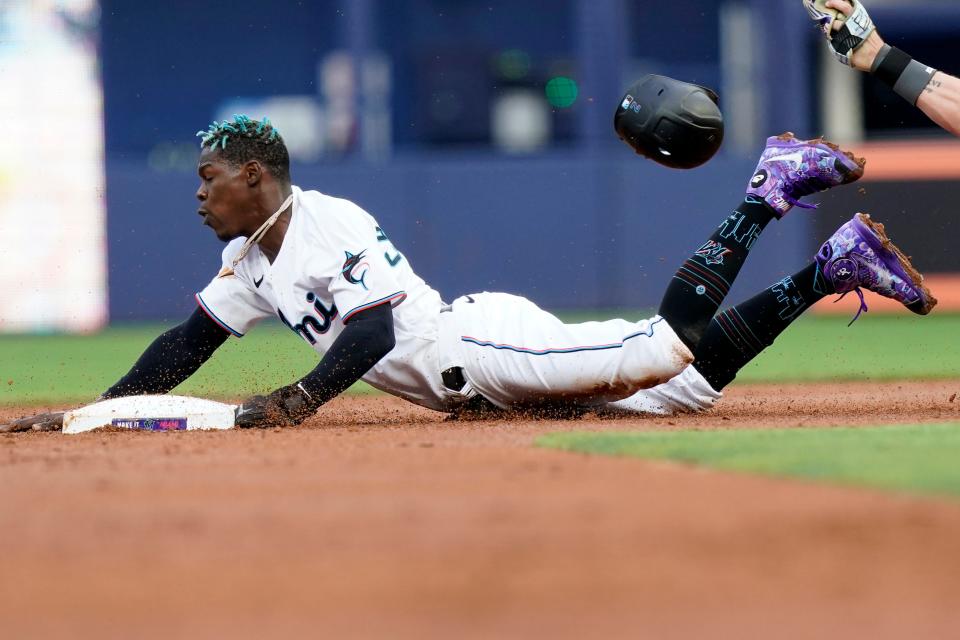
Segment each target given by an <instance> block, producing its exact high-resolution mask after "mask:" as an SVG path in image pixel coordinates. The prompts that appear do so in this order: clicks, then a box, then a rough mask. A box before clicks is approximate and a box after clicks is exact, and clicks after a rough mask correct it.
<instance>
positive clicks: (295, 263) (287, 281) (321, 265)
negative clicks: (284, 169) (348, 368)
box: [196, 187, 447, 410]
mask: <svg viewBox="0 0 960 640" xmlns="http://www.w3.org/2000/svg"><path fill="white" fill-rule="evenodd" d="M293 193H294V199H293V212H292V214H291V218H290V224H289V226H288V227H287V231H286V235H285V236H284V238H283V244H282V245H281V247H280V252H279V253H278V254H277V257H276V259H275V260H274V262H273V264H270V262H269V261H268V260H267V258H266V257H265V256H264V255H263V253H261V251H260V248H259V247H258V246H256V245H254V247H253V248H252V249H251V250H250V252H249V253H248V254H247V256H246V257H245V258H244V259H243V260H241V261H240V262H239V263H238V264H237V265H236V267H233V260H234V257H235V256H236V255H237V253H238V252H239V251H240V247H241V246H242V245H243V242H244V239H243V238H238V239H236V240H234V241H232V242H231V243H230V244H228V245H227V247H226V249H225V250H224V251H223V269H222V270H221V274H220V275H218V276H217V277H215V278H214V279H213V280H212V281H211V282H210V284H208V285H207V287H206V288H205V289H204V290H203V291H201V292H200V293H198V294H197V296H196V297H197V302H198V303H199V304H200V306H201V307H203V309H204V310H205V311H206V312H207V314H208V315H209V316H210V317H211V318H213V319H214V320H215V321H216V322H217V323H218V324H220V325H221V326H222V327H223V328H224V329H226V330H227V331H229V332H230V333H232V334H233V335H235V336H243V335H244V334H245V333H247V331H249V330H250V329H251V328H252V327H253V326H254V325H255V324H256V323H257V322H259V321H260V320H263V319H264V318H269V317H277V318H279V319H280V321H281V322H283V323H284V324H285V325H287V327H289V328H290V329H292V330H293V331H294V332H295V333H297V334H298V335H299V336H300V338H301V339H303V340H305V341H306V342H307V343H309V344H310V346H312V347H313V348H314V349H315V350H316V351H317V352H318V353H320V354H323V353H325V352H326V351H327V350H328V349H329V348H330V345H332V344H333V342H334V340H336V339H337V336H339V335H340V332H341V331H343V327H344V324H345V323H346V322H349V321H350V317H351V316H353V315H354V314H356V313H358V312H360V311H363V310H364V309H368V308H370V307H373V306H376V305H378V304H385V303H387V302H389V303H390V304H391V305H393V307H394V311H393V322H394V329H395V332H396V346H395V347H394V349H393V350H392V351H391V352H390V353H389V354H388V355H387V356H386V357H385V358H383V359H382V360H380V362H378V363H377V364H376V365H374V367H373V368H372V369H371V370H370V371H369V372H368V373H367V374H366V375H364V376H363V379H364V380H365V381H366V382H368V383H369V384H371V385H372V386H374V387H377V388H378V389H382V390H384V391H387V392H389V393H392V394H395V395H399V396H401V397H404V398H407V399H408V400H411V401H413V402H416V403H418V404H422V405H425V406H428V407H431V408H435V409H438V410H443V409H445V408H446V402H445V397H446V395H447V394H446V392H445V391H444V390H443V386H442V382H441V381H440V375H439V374H440V370H439V369H438V368H437V366H438V365H437V364H436V339H437V314H438V313H439V311H440V307H441V306H442V302H441V301H440V295H439V294H438V293H437V292H436V291H434V290H433V289H431V288H430V287H429V286H427V284H426V283H425V282H424V281H423V280H422V279H421V278H419V277H418V276H417V275H416V274H415V273H414V272H413V269H411V268H410V264H409V263H408V262H407V259H406V258H405V257H404V256H403V254H401V253H400V252H399V251H397V250H396V248H395V247H394V246H393V244H392V243H391V242H390V240H389V239H388V238H387V236H386V234H385V233H384V232H383V230H381V229H380V227H379V226H377V222H376V220H374V219H373V217H372V216H371V215H370V214H368V213H367V212H366V211H364V210H363V209H361V208H360V207H358V206H357V205H355V204H353V203H352V202H350V201H348V200H342V199H340V198H334V197H331V196H328V195H324V194H322V193H319V192H317V191H302V190H300V189H299V188H298V187H293Z"/></svg>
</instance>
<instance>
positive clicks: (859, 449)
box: [536, 422, 960, 496]
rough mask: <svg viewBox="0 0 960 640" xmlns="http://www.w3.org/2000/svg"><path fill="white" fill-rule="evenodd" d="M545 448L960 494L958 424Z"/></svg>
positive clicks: (552, 438)
mask: <svg viewBox="0 0 960 640" xmlns="http://www.w3.org/2000/svg"><path fill="white" fill-rule="evenodd" d="M536 444H537V445H538V446H541V447H548V448H554V449H562V450H565V451H575V452H579V453H588V454H599V455H609V456H627V457H636V458H645V459H652V460H672V461H676V462H680V463H687V464H695V465H702V466H705V467H710V468H714V469H721V470H725V471H738V472H746V473H757V474H762V475H768V476H780V477H796V478H805V479H809V480H815V481H821V482H828V483H836V484H843V485H852V486H864V487H873V488H878V489H887V490H897V491H907V492H912V493H923V494H935V495H950V496H960V423H958V422H950V423H940V424H923V425H920V424H911V425H897V426H883V427H860V428H830V429H827V428H802V429H798V428H793V429H737V430H727V431H671V432H643V433H578V432H574V433H558V434H549V435H545V436H542V437H540V438H538V439H537V441H536Z"/></svg>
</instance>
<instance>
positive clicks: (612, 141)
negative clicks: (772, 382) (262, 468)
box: [0, 0, 960, 332]
mask: <svg viewBox="0 0 960 640" xmlns="http://www.w3.org/2000/svg"><path fill="white" fill-rule="evenodd" d="M869 8H870V11H871V14H872V15H873V17H874V19H875V21H876V22H877V23H878V24H879V26H880V29H881V32H882V33H883V35H884V37H885V38H886V39H887V40H888V41H889V42H891V43H893V44H896V45H898V46H900V47H901V48H903V49H905V50H907V51H909V52H910V53H911V54H913V55H914V56H915V57H916V58H917V59H919V60H922V61H924V62H926V63H928V64H931V65H933V66H935V67H938V68H940V69H942V70H944V71H947V72H950V73H953V74H957V73H958V72H960V62H958V60H960V58H958V56H957V55H956V54H957V51H960V46H958V45H960V42H958V35H957V34H958V33H960V5H958V3H957V2H956V1H955V0H942V1H939V2H938V1H934V0H924V1H923V2H920V1H916V2H914V1H907V0H898V1H896V2H892V1H884V0H870V2H869ZM646 73H661V74H665V75H670V76H674V77H677V78H681V79H684V80H687V81H691V82H697V83H700V84H705V85H709V86H711V87H714V88H716V89H718V90H719V92H720V94H721V100H722V103H721V106H722V108H723V110H724V112H725V114H726V118H727V137H726V141H725V143H724V147H723V149H722V151H721V153H720V154H719V155H718V157H717V158H716V159H714V160H713V161H712V162H711V163H709V164H708V165H706V166H705V167H702V168H700V169H697V170H694V171H689V172H678V171H670V170H667V169H664V168H661V167H659V166H657V165H654V164H652V163H650V162H646V161H643V160H641V159H639V158H637V157H636V156H634V155H633V154H632V153H631V151H630V150H629V149H628V148H627V147H626V146H625V145H623V144H622V143H620V142H619V141H618V140H617V139H616V137H615V136H614V134H613V130H612V116H613V111H614V108H615V106H616V104H617V103H618V101H619V99H620V97H621V96H622V93H623V90H624V88H625V87H626V86H627V85H628V84H629V83H630V82H632V81H633V80H635V79H637V78H639V77H640V76H642V75H643V74H646ZM0 78H2V79H3V90H2V92H0V119H2V122H3V123H4V124H3V128H4V135H3V142H2V146H0V148H2V150H3V153H2V154H0V237H2V238H3V246H4V248H3V251H2V252H0V291H2V293H3V295H2V296H0V332H24V331H32V332H47V331H67V332H73V331H77V332H90V331H95V330H97V329H99V328H102V327H103V326H104V325H106V324H107V323H125V322H130V321H153V322H170V321H177V320H179V319H181V318H183V317H185V316H186V315H187V314H188V313H189V312H190V310H191V309H192V308H193V305H194V302H193V299H192V294H193V293H194V292H195V291H197V290H199V289H201V288H202V287H203V286H204V284H205V283H206V282H207V281H208V280H209V278H210V277H211V276H212V275H213V274H215V273H216V271H217V269H218V267H219V256H220V251H221V249H222V245H221V244H220V243H219V242H218V241H217V240H216V238H215V237H214V236H213V234H211V233H209V231H208V230H207V229H204V228H202V227H201V226H200V220H199V218H198V217H197V216H196V215H195V213H194V212H195V210H196V201H195V200H194V196H193V194H194V192H195V190H196V183H197V179H196V175H195V167H196V153H197V149H198V147H197V141H196V139H195V138H194V132H196V131H197V130H198V129H202V128H205V127H206V125H207V124H208V123H209V122H210V121H211V120H214V119H222V118H224V117H226V116H229V115H230V114H232V113H236V112H245V113H248V114H250V115H251V116H253V117H259V116H261V115H268V116H269V117H270V118H271V120H273V121H274V122H275V123H276V124H277V125H278V127H279V128H280V130H281V132H282V133H283V134H284V136H285V138H286V140H287V143H288V145H289V146H290V150H291V152H292V154H293V156H294V165H295V166H294V179H295V182H296V183H297V184H299V185H301V186H303V187H304V188H315V189H318V190H321V191H324V192H326V193H330V194H334V195H338V196H343V197H346V198H349V199H351V200H354V201H355V202H357V203H358V204H360V205H361V206H363V207H365V208H366V209H368V210H369V211H370V212H371V213H373V214H374V215H375V216H376V217H377V218H378V219H379V221H380V222H381V224H382V226H383V227H384V228H385V229H386V230H387V232H388V233H389V234H390V236H391V238H392V239H393V240H394V242H395V244H396V245H397V246H398V247H399V248H400V249H401V250H402V251H403V252H404V253H405V254H406V255H407V257H408V258H409V259H410V261H411V263H412V264H413V266H414V268H415V269H416V270H417V272H418V273H419V274H420V275H421V276H423V277H424V278H425V279H426V280H427V281H428V282H429V283H431V284H432V285H433V286H434V287H436V288H437V289H438V290H439V291H440V292H441V294H442V295H443V296H444V297H445V298H447V299H450V298H453V297H455V296H457V295H459V294H461V293H466V292H470V291H476V290H484V289H486V290H503V291H510V292H518V293H523V294H524V295H526V296H528V297H530V298H532V299H533V300H535V301H536V302H538V303H539V304H541V305H543V306H546V307H549V308H555V309H579V310H589V309H599V308H649V307H654V306H655V305H656V304H657V302H658V300H659V297H660V294H661V292H662V289H663V287H664V286H665V284H666V283H667V281H668V278H669V277H670V275H671V274H672V272H673V270H674V268H675V267H676V265H677V264H678V263H679V262H680V260H682V258H683V257H685V255H686V254H687V252H688V251H689V249H690V248H691V246H692V244H693V243H695V242H697V241H698V240H699V239H700V238H701V237H703V236H704V235H705V234H706V233H707V232H708V231H709V229H710V228H711V227H712V226H713V225H714V224H715V223H716V220H717V219H718V216H719V215H721V214H722V213H723V212H724V211H725V210H726V209H728V208H730V207H732V206H733V205H734V204H735V203H736V202H737V200H738V198H739V197H740V195H741V194H742V192H743V189H744V186H745V184H746V180H747V179H748V177H749V175H750V171H751V170H752V168H753V166H754V163H755V159H756V157H757V155H758V153H759V151H760V149H761V148H762V146H763V140H764V138H765V137H766V136H767V135H771V134H775V133H779V132H782V131H784V130H792V131H795V132H796V133H797V134H798V135H801V136H814V135H817V134H819V133H826V134H827V135H828V136H830V137H832V138H834V139H837V140H841V141H844V142H847V143H851V144H853V145H855V146H856V147H858V148H860V149H861V150H862V151H863V152H864V153H866V154H867V156H868V160H869V162H868V166H867V177H866V179H865V181H864V182H863V184H862V186H863V188H862V189H859V190H858V189H848V190H841V191H838V192H837V193H835V194H830V195H829V196H828V197H825V198H823V200H824V205H823V207H822V209H821V210H820V212H818V213H815V214H813V215H807V214H805V213H803V212H800V213H795V214H793V215H791V216H789V217H788V218H787V219H785V220H784V221H783V222H782V223H779V224H777V225H774V226H773V227H772V228H771V229H770V230H769V231H768V232H767V234H766V236H765V238H764V241H763V242H762V243H761V245H760V248H759V250H758V251H757V252H756V254H755V256H754V257H753V258H752V259H751V264H750V265H749V266H748V268H747V269H746V270H745V272H744V274H743V276H742V278H741V280H740V281H739V282H738V286H737V287H736V288H735V290H734V292H733V294H732V295H733V297H734V298H736V299H739V298H742V297H743V296H745V295H748V294H749V293H750V292H751V291H752V290H755V289H757V288H760V287H763V286H766V285H768V284H769V283H770V282H772V281H773V280H774V279H776V278H777V277H780V276H781V275H782V274H786V273H790V272H792V271H793V270H794V269H795V268H796V267H798V266H800V265H802V264H803V262H804V261H805V260H807V259H808V258H809V256H810V255H811V254H812V252H814V251H815V249H816V246H817V245H818V244H819V242H820V240H822V238H823V237H825V236H826V235H827V234H828V233H829V232H830V231H832V230H833V228H834V227H835V226H836V225H837V224H839V222H840V221H842V220H843V219H846V218H847V217H849V216H850V215H851V214H852V213H853V211H854V210H865V211H869V212H871V213H873V214H874V215H875V217H877V218H879V219H880V220H882V221H884V222H887V223H888V227H889V228H890V229H891V230H892V235H893V236H894V237H895V238H896V239H897V240H898V242H900V243H901V244H902V245H903V246H904V247H905V248H906V249H907V251H908V252H910V253H912V254H913V256H914V258H915V262H916V263H917V264H918V266H919V267H920V268H921V269H922V270H924V271H926V272H928V273H935V274H943V275H942V276H941V278H942V280H938V282H940V281H942V282H945V283H948V284H949V283H950V282H952V280H951V278H952V276H950V275H949V274H951V273H953V272H960V258H958V256H957V252H955V251H954V250H953V242H952V239H953V237H954V236H955V235H956V232H957V222H956V221H955V218H956V215H955V212H954V211H953V210H952V208H953V204H954V202H956V192H957V185H958V183H957V179H958V176H960V145H958V144H957V142H956V141H954V140H952V139H949V138H948V137H947V136H946V134H944V133H943V132H941V131H940V130H939V129H937V128H936V127H935V126H934V125H932V124H931V123H929V122H928V121H927V120H926V119H925V118H924V117H923V115H922V114H921V113H920V112H919V111H915V110H913V109H911V108H909V107H908V106H907V105H906V104H903V103H902V101H901V100H900V99H899V98H897V97H896V96H895V95H894V94H893V93H892V92H890V91H889V90H888V89H886V88H884V87H882V86H880V85H879V84H877V83H876V82H874V81H873V80H872V78H869V77H866V76H864V75H863V74H856V73H854V72H852V71H849V70H847V69H844V68H842V67H840V66H839V65H837V64H835V63H834V62H833V61H831V60H830V59H829V58H828V57H827V54H826V51H825V47H824V45H823V43H822V41H821V40H820V38H819V35H818V34H817V33H816V32H815V31H814V29H813V28H812V26H811V25H810V24H809V21H808V18H807V16H806V14H805V13H804V11H803V9H802V7H801V6H800V2H799V0H727V1H722V0H672V1H671V2H669V3H654V2H650V1H639V0H551V1H549V2H548V1H545V0H483V1H480V0H339V1H335V0H318V1H316V2H294V1H292V0H291V1H285V0H279V1H277V2H272V3H263V2H254V1H253V0H234V1H233V2H231V3H229V5H225V4H223V3H220V2H204V1H196V0H191V1H190V2H185V1H183V0H172V1H170V2H165V3H131V2H120V1H118V0H101V1H100V2H97V1H96V0H0ZM930 154H935V157H936V158H937V160H936V161H935V162H930V161H929V158H930V157H932V156H931V155H930ZM943 287H944V288H943V289H938V288H937V287H934V291H935V293H937V294H938V295H939V296H940V297H942V298H948V299H949V298H950V296H949V295H946V296H945V295H944V294H943V292H944V291H947V290H948V289H949V286H948V285H943ZM838 306H839V305H838ZM949 306H950V304H949V303H948V304H947V305H945V307H949ZM846 309H847V307H845V308H844V310H845V311H846Z"/></svg>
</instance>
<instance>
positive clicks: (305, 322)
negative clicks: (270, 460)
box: [277, 291, 338, 344]
mask: <svg viewBox="0 0 960 640" xmlns="http://www.w3.org/2000/svg"><path fill="white" fill-rule="evenodd" d="M307 302H311V303H313V308H314V310H315V311H316V312H317V315H319V316H320V317H319V318H316V317H314V316H312V315H306V316H303V318H302V319H301V320H300V322H299V323H298V324H292V323H291V322H290V321H289V320H287V317H286V316H285V315H283V311H281V310H280V309H277V315H278V316H280V322H282V323H283V324H285V325H287V327H288V328H289V329H290V330H291V331H293V332H294V333H297V334H299V335H300V337H301V338H303V339H304V340H306V341H307V342H308V343H310V344H316V343H317V339H316V338H314V337H313V333H317V334H321V335H322V334H324V333H326V332H327V331H329V330H330V326H331V325H332V324H333V320H334V318H336V317H337V313H338V311H337V305H335V304H333V305H330V308H329V309H328V308H327V307H326V306H325V305H324V304H323V302H322V301H321V300H320V298H318V297H317V296H316V295H314V293H313V292H312V291H310V292H308V293H307ZM308 329H309V330H311V331H312V332H313V333H311V331H308Z"/></svg>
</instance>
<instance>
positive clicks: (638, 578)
mask: <svg viewBox="0 0 960 640" xmlns="http://www.w3.org/2000/svg"><path fill="white" fill-rule="evenodd" d="M957 392H960V381H949V382H940V383H932V384H931V383H924V384H917V383H896V384H886V385H859V384H858V385H817V386H783V387H780V386H763V387H739V388H735V389H733V390H732V391H731V392H730V393H729V394H728V398H726V399H725V400H724V401H723V404H722V406H721V408H719V409H718V410H716V411H715V412H713V413H711V414H709V415H704V416H685V417H678V418H670V419H630V420H627V419H616V420H594V419H590V418H589V417H587V418H584V419H579V420H570V421H543V420H541V421H538V420H523V421H516V422H513V423H506V422H492V421H458V422H449V421H444V420H443V416H440V415H438V414H434V413H432V412H429V411H425V410H420V409H418V408H416V407H413V406H411V405H408V404H406V403H403V402H400V401H396V400H393V399H389V398H383V397H375V398H346V399H340V400H337V401H335V402H334V403H331V405H330V406H329V407H327V408H326V409H325V410H324V411H323V412H322V415H321V417H320V418H318V419H316V420H314V421H312V422H310V423H308V424H307V425H304V426H302V427H300V428H297V429H288V430H283V431H279V430H271V431H245V432H239V431H231V432H221V433H165V434H150V433H104V434H96V433H94V434H84V435H80V436H70V437H68V436H63V435H60V434H25V435H5V436H0V543H2V549H3V558H2V561H0V567H2V568H0V637H4V638H20V637H31V638H33V637H74V638H88V637H90V638H93V637H98V638H121V637H123V638H130V637H136V638H148V637H149V638H154V637H157V638H160V637H163V638H180V637H235V638H248V637H249V638H254V637H256V638H262V637H324V638H341V637H383V638H504V637H523V638H534V637H536V638H547V637H550V638H585V637H594V638H595V637H608V638H616V637H622V638H628V637H629V638H638V637H650V638H680V637H693V638H702V637H711V638H720V637H770V638H772V637H776V638H791V637H797V638H800V637H805V638H810V637H825V636H829V637H871V638H881V637H889V638H901V637H947V636H951V635H953V634H955V633H956V628H957V626H956V625H957V623H958V622H960V613H958V611H957V608H956V602H957V597H958V595H960V502H955V501H950V500H936V499H924V498H916V497H908V496H902V495H892V494H884V493H880V492H873V491H866V490H856V489H841V488H834V487H827V486H820V485H813V484H808V483H803V482H797V481H788V480H772V479H764V478H757V477H751V476H746V475H736V474H725V473H719V472H713V471H706V470H702V469H696V468H690V467H685V466H682V465H677V464H668V463H655V462H644V461H639V460H625V459H610V458H599V457H587V456H581V455H575V454H569V453H562V452H557V451H548V450H540V449H534V448H532V447H531V446H530V444H531V442H532V440H533V438H534V437H535V436H537V435H539V434H541V433H547V432H551V431H559V430H571V429H577V430H581V429H603V430H636V429H663V428H680V427H692V426H695V427H702V428H736V427H740V426H798V425H814V426H831V425H844V424H878V423H887V422H907V421H911V422H912V421H917V422H920V421H942V420H950V419H960V401H957V400H955V399H952V397H953V396H954V394H956V393H957ZM13 413H16V414H19V413H22V412H15V411H10V410H4V411H0V418H5V417H9V416H10V415H11V414H13Z"/></svg>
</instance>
